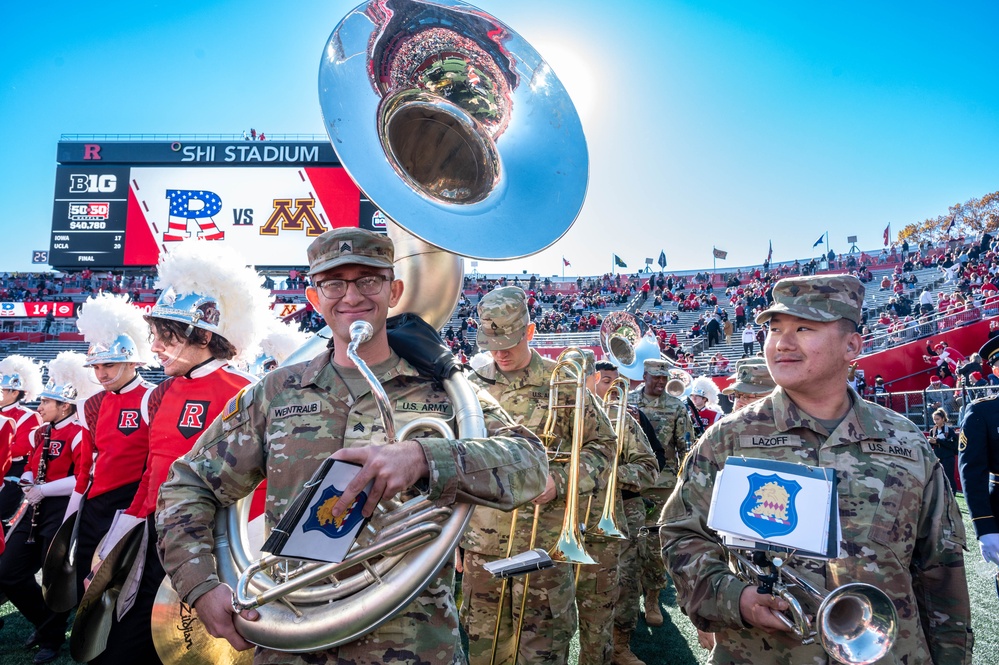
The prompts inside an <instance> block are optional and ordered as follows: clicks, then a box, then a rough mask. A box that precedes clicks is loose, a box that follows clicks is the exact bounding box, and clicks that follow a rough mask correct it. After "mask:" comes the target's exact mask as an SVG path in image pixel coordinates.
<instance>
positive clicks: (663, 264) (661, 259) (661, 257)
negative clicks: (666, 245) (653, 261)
mask: <svg viewBox="0 0 999 665" xmlns="http://www.w3.org/2000/svg"><path fill="white" fill-rule="evenodd" d="M659 267H660V268H665V267H666V250H662V251H660V252H659Z"/></svg>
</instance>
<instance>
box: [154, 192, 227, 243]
mask: <svg viewBox="0 0 999 665" xmlns="http://www.w3.org/2000/svg"><path fill="white" fill-rule="evenodd" d="M166 198H168V199H170V213H169V215H170V219H169V222H168V223H167V227H168V228H167V230H166V231H164V232H163V241H164V242H180V241H181V240H184V239H185V238H190V237H191V233H190V232H189V231H188V222H190V221H194V222H195V223H196V224H197V226H198V228H197V229H196V233H197V236H198V237H199V238H201V239H202V240H223V239H225V233H224V232H223V231H222V230H221V229H220V228H219V227H218V226H216V224H215V220H214V219H212V218H213V217H215V215H217V214H219V211H220V210H222V198H221V197H220V196H219V195H218V194H216V193H215V192H209V191H208V190H204V189H168V190H166Z"/></svg>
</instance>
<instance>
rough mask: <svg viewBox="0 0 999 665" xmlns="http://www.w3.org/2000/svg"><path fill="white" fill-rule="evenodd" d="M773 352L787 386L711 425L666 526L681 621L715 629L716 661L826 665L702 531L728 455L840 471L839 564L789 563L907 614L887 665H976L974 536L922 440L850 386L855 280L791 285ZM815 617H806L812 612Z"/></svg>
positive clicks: (780, 606)
mask: <svg viewBox="0 0 999 665" xmlns="http://www.w3.org/2000/svg"><path fill="white" fill-rule="evenodd" d="M773 296H774V305H773V306H772V307H771V308H770V309H768V310H766V311H764V312H762V313H761V314H760V315H759V316H758V317H757V322H758V323H763V322H765V321H769V322H770V332H769V334H768V336H767V340H766V344H765V346H764V352H765V355H766V362H767V366H768V367H769V368H770V371H771V373H772V375H773V378H774V380H775V381H776V383H777V385H778V388H777V389H776V390H774V391H773V392H772V393H771V394H770V395H768V396H767V397H765V398H764V399H762V400H760V401H759V402H756V403H755V404H751V405H750V406H747V407H745V408H743V409H742V410H740V411H737V412H735V413H733V414H731V415H729V416H727V417H726V418H724V419H722V420H721V421H719V422H718V423H716V424H715V425H714V426H712V427H711V428H709V429H708V431H707V432H706V433H705V435H704V436H703V437H702V438H701V440H700V441H699V442H698V443H697V445H696V446H695V447H694V449H693V451H691V453H690V455H688V457H687V460H686V462H685V463H684V466H683V469H682V473H681V475H680V479H679V484H678V485H677V488H676V491H675V492H674V494H673V496H672V497H671V498H670V500H669V502H668V503H667V504H666V508H665V510H664V511H663V516H662V523H663V526H662V529H661V531H660V533H661V536H662V545H663V552H664V556H665V557H666V560H667V564H668V566H669V570H670V573H671V575H672V577H673V581H674V583H675V584H676V587H677V599H678V601H679V604H680V606H681V607H682V608H683V611H684V612H685V613H686V614H687V616H688V617H690V619H691V620H692V621H693V623H694V625H695V626H697V627H698V628H700V629H703V630H706V631H711V632H714V633H715V636H716V638H717V644H716V646H715V648H714V649H713V651H712V652H711V656H710V662H712V663H754V665H761V664H763V663H781V664H785V663H786V664H787V665H792V664H793V665H800V664H802V663H815V664H817V663H828V662H830V658H829V657H828V656H827V654H826V653H825V652H824V651H823V649H822V647H821V646H820V645H819V644H817V643H813V644H808V645H803V644H802V643H801V640H800V639H799V638H797V637H795V636H794V634H793V633H791V632H788V629H787V628H786V627H785V626H784V624H783V623H782V622H780V621H779V620H778V619H777V618H776V617H775V616H774V613H773V611H774V610H776V611H784V610H786V609H787V607H788V605H787V602H786V601H784V600H783V599H778V598H776V597H774V596H772V595H769V594H760V593H758V592H757V587H756V584H754V583H750V582H748V581H746V580H743V579H741V578H739V577H737V576H736V575H734V574H733V573H732V572H731V570H730V569H729V566H728V562H727V556H726V551H725V549H724V548H723V547H722V546H721V545H720V543H719V540H718V536H717V535H716V534H715V533H713V532H712V531H710V530H709V529H708V527H707V525H706V520H707V515H708V510H709V505H710V502H711V491H712V486H713V484H714V481H715V476H716V474H717V473H718V471H719V470H720V469H722V468H723V467H724V465H725V460H726V458H727V457H728V456H729V455H740V456H748V457H760V458H766V459H776V460H782V461H787V462H796V463H804V464H809V465H813V466H823V467H826V468H834V469H836V473H837V478H838V485H837V493H838V505H839V517H840V522H841V526H842V534H843V539H842V541H841V543H840V546H841V548H842V549H843V551H844V552H845V556H844V557H842V558H837V559H832V560H829V561H825V560H821V559H803V558H799V559H796V560H794V559H792V561H791V565H792V567H793V568H794V570H795V571H796V572H797V573H798V574H799V575H800V576H801V577H803V578H805V579H806V580H808V581H809V582H810V583H811V584H813V585H814V586H816V587H817V588H820V589H822V588H824V589H829V590H832V589H835V588H837V587H839V586H841V585H843V584H847V583H850V582H863V583H867V584H872V585H874V586H877V587H878V588H880V589H882V590H883V591H884V592H885V593H887V594H888V595H889V597H890V598H891V599H892V601H893V603H894V605H895V608H896V610H897V611H898V620H899V621H898V637H897V639H896V641H895V643H894V646H893V647H892V648H891V650H890V652H889V653H888V654H887V655H886V656H885V657H884V658H882V659H881V660H879V661H878V663H909V664H910V665H911V664H913V663H931V662H932V663H937V664H941V665H942V664H947V665H950V664H952V663H970V662H971V647H972V642H973V639H972V634H971V630H970V623H969V622H970V618H971V617H970V609H969V601H968V589H967V586H966V582H965V572H964V556H963V552H962V549H963V547H964V544H965V534H964V526H963V523H962V521H961V515H960V512H959V511H958V507H957V504H956V503H955V502H954V499H953V497H952V496H951V494H950V490H949V489H948V486H947V481H946V479H945V478H944V474H943V470H942V468H941V466H940V464H939V463H938V462H937V461H936V459H935V456H934V455H933V452H932V450H931V449H930V447H929V445H928V444H927V443H926V439H925V437H924V436H923V434H922V433H921V432H920V431H919V430H918V429H917V428H916V427H915V426H914V425H913V424H912V423H911V422H909V421H908V420H907V419H906V418H904V417H903V416H901V415H899V414H897V413H894V412H892V411H889V410H887V409H884V408H882V407H880V406H877V405H875V404H872V403H870V402H865V401H864V400H862V399H861V398H860V396H859V395H857V394H856V392H854V391H853V389H852V388H850V387H849V386H848V385H847V383H846V377H847V368H848V366H849V364H850V362H852V361H853V360H854V359H856V357H857V355H858V354H859V353H860V349H861V338H860V335H859V334H858V333H857V324H858V322H859V321H860V315H861V306H862V304H863V300H864V287H863V285H862V284H861V283H860V281H859V280H857V279H856V278H854V277H851V276H848V275H834V276H825V275H823V276H818V277H796V278H791V279H784V280H781V281H780V282H778V283H777V285H776V286H775V287H774V290H773ZM814 610H815V608H814V607H812V608H811V609H810V610H808V611H810V612H814Z"/></svg>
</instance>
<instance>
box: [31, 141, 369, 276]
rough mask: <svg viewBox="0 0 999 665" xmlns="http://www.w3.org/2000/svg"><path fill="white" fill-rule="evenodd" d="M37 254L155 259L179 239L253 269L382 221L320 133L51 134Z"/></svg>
mask: <svg viewBox="0 0 999 665" xmlns="http://www.w3.org/2000/svg"><path fill="white" fill-rule="evenodd" d="M57 162H58V163H57V166H56V179H55V196H54V204H53V208H52V237H51V242H50V246H49V247H50V251H49V257H48V258H49V261H48V262H49V264H50V265H52V266H53V267H54V268H57V269H60V270H82V269H83V268H92V269H93V268H102V269H116V268H117V269H120V268H123V267H144V266H153V265H156V263H157V261H158V260H159V256H160V253H161V252H169V251H170V246H171V245H172V244H175V243H177V242H181V241H183V240H187V239H194V238H197V239H201V240H205V241H211V242H219V243H223V244H225V245H227V246H229V247H231V248H232V249H234V250H235V251H236V252H237V253H238V254H239V255H241V256H243V257H245V259H246V261H247V263H248V264H251V265H254V266H256V267H258V268H268V267H274V268H282V267H292V266H301V265H304V264H305V263H306V259H305V254H306V248H307V247H308V245H309V243H311V242H312V240H313V239H314V238H315V237H316V236H318V235H320V234H322V233H323V232H324V231H328V230H329V229H331V228H336V227H341V226H360V227H363V228H368V229H371V230H376V231H384V230H385V217H384V216H383V215H382V214H381V213H380V212H379V211H378V209H377V208H376V207H375V206H374V205H373V204H371V202H369V201H368V200H367V199H366V198H365V197H364V195H363V194H362V193H361V192H360V191H359V190H358V189H357V186H356V185H355V184H354V183H353V181H352V180H351V179H350V177H349V176H348V175H347V172H346V171H345V170H344V169H343V167H342V166H341V165H340V163H339V161H338V160H337V157H336V154H335V153H334V152H333V148H332V147H331V146H330V144H329V143H328V142H320V141H270V140H268V141H259V140H254V141H238V140H237V141H229V142H225V141H221V142H217V141H151V142H140V141H130V140H125V141H123V140H110V141H76V140H72V141H60V142H59V147H58V152H57Z"/></svg>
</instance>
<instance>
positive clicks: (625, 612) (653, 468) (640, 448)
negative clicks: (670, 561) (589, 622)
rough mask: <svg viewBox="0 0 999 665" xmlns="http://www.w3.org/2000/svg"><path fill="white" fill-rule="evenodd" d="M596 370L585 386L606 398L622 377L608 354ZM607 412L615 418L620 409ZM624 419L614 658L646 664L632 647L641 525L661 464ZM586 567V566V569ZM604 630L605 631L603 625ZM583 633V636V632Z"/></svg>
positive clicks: (617, 663)
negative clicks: (622, 532) (646, 497)
mask: <svg viewBox="0 0 999 665" xmlns="http://www.w3.org/2000/svg"><path fill="white" fill-rule="evenodd" d="M595 370H596V371H595V373H594V374H592V375H591V376H589V377H587V380H586V387H587V389H589V390H590V391H591V392H592V393H593V394H594V395H596V396H597V399H599V400H603V399H604V396H605V395H606V394H607V391H608V390H609V389H610V387H611V384H612V383H613V381H614V379H616V378H617V377H618V371H617V367H616V366H615V365H614V364H613V363H610V362H607V361H606V360H604V361H600V362H597V363H596V365H595ZM607 415H608V416H609V417H610V418H611V422H612V423H613V422H614V420H613V418H614V417H616V414H615V413H608V414H607ZM625 424H626V430H625V435H624V445H623V447H622V449H621V456H620V458H619V459H618V466H617V487H618V492H619V494H620V496H621V502H622V503H621V504H620V506H619V509H618V510H617V515H618V516H620V518H622V519H621V520H620V521H619V522H618V527H619V528H622V530H625V531H626V533H627V536H628V539H627V540H624V541H621V545H620V552H619V553H618V588H619V589H620V594H619V595H618V597H617V598H616V599H615V600H616V602H615V603H614V605H613V606H614V614H613V620H611V619H610V618H608V620H607V625H608V626H611V625H612V626H613V645H614V652H613V656H612V658H611V662H612V663H613V665H645V664H644V663H643V661H642V660H640V659H639V658H638V656H636V655H635V654H634V653H632V652H631V634H632V632H634V630H635V627H636V626H637V625H638V599H639V596H640V595H641V594H640V587H641V583H640V581H639V573H640V572H641V567H640V563H639V560H638V540H639V538H640V536H639V531H640V530H641V528H642V527H643V526H645V503H644V502H643V501H642V495H641V492H642V491H643V490H645V489H648V488H649V487H651V486H652V483H653V482H654V481H655V478H656V476H657V475H658V474H659V464H658V462H657V460H656V456H655V453H653V452H652V446H651V445H649V440H648V438H647V437H646V436H645V433H644V432H643V431H642V428H641V426H640V425H639V423H638V421H637V420H635V418H634V416H632V415H631V414H630V413H629V414H628V415H627V416H626V419H625ZM589 542H592V541H589ZM585 573H586V571H585V570H584V571H583V574H585ZM582 581H583V577H582V575H581V576H580V585H577V588H576V595H577V597H578V595H579V592H580V586H581V585H582ZM608 595H609V596H610V595H613V593H611V594H608ZM580 623H582V619H581V620H580ZM600 632H601V634H603V633H604V632H605V631H600ZM580 639H581V640H582V632H580ZM580 658H581V659H582V647H580Z"/></svg>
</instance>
